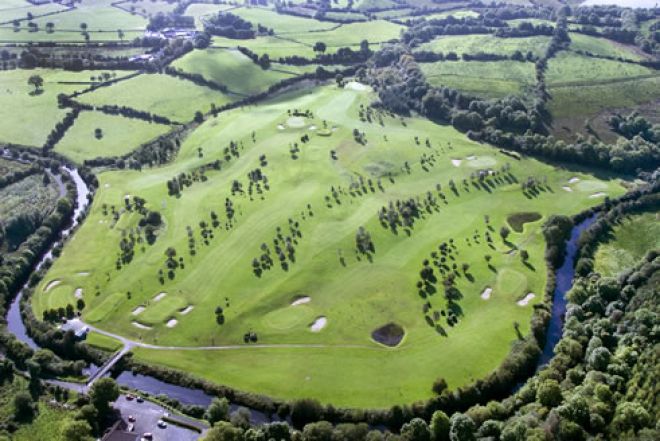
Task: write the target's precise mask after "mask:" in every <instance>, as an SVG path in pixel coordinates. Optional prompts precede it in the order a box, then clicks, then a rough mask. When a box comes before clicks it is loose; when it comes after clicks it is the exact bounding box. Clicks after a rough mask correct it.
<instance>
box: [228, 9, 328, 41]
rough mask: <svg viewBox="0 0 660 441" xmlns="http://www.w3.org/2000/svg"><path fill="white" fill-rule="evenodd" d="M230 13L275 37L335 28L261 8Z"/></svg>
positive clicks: (319, 22) (313, 20) (316, 21)
mask: <svg viewBox="0 0 660 441" xmlns="http://www.w3.org/2000/svg"><path fill="white" fill-rule="evenodd" d="M231 13H232V14H234V15H238V16H239V17H241V18H243V19H245V20H247V21H249V22H251V23H252V24H253V25H254V26H255V27H256V25H257V24H261V25H262V26H265V27H267V28H269V29H273V31H275V34H277V35H283V34H291V33H298V32H312V31H313V32H317V31H321V30H327V29H332V28H334V27H336V26H337V24H335V23H329V22H323V21H319V20H315V19H313V18H303V17H296V16H293V15H286V14H278V13H277V12H275V11H272V10H268V9H262V8H239V9H234V10H232V11H231Z"/></svg>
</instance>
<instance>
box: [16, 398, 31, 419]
mask: <svg viewBox="0 0 660 441" xmlns="http://www.w3.org/2000/svg"><path fill="white" fill-rule="evenodd" d="M34 411H35V406H34V402H33V401H32V397H31V396H30V394H29V393H27V392H25V391H21V392H18V393H17V394H16V395H14V417H15V418H16V419H17V420H18V421H26V420H29V419H31V418H32V417H33V416H34Z"/></svg>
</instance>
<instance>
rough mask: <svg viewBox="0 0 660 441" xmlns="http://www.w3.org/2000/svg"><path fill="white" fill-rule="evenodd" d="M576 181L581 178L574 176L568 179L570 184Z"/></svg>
mask: <svg viewBox="0 0 660 441" xmlns="http://www.w3.org/2000/svg"><path fill="white" fill-rule="evenodd" d="M576 182H580V178H577V177H573V178H571V179H569V180H568V183H569V184H575V183H576Z"/></svg>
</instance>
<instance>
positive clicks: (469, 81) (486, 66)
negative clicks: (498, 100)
mask: <svg viewBox="0 0 660 441" xmlns="http://www.w3.org/2000/svg"><path fill="white" fill-rule="evenodd" d="M419 66H420V67H421V69H422V72H424V75H426V78H427V80H428V81H429V83H430V84H431V85H433V86H447V87H451V88H454V89H459V90H464V91H466V92H470V93H473V94H476V95H481V96H484V97H501V96H505V95H518V94H522V93H523V92H524V91H525V90H526V88H528V87H531V86H533V84H534V82H535V76H534V75H535V73H534V65H533V64H532V63H523V62H518V61H439V62H436V63H420V65H419Z"/></svg>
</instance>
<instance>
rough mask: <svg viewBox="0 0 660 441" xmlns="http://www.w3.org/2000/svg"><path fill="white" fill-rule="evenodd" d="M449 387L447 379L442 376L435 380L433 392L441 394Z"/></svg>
mask: <svg viewBox="0 0 660 441" xmlns="http://www.w3.org/2000/svg"><path fill="white" fill-rule="evenodd" d="M446 389H447V380H445V379H444V378H442V377H440V378H438V379H436V380H435V381H434V382H433V392H435V393H436V394H438V395H440V394H441V393H442V392H444V391H445V390H446Z"/></svg>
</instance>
